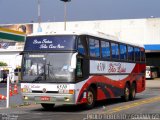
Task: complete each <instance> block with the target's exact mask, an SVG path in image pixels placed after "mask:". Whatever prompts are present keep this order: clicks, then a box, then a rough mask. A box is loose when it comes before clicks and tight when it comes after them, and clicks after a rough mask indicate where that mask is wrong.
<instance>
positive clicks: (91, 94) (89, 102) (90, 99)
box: [85, 88, 96, 109]
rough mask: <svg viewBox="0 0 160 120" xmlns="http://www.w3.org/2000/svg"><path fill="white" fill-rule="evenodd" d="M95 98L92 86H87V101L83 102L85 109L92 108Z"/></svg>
mask: <svg viewBox="0 0 160 120" xmlns="http://www.w3.org/2000/svg"><path fill="white" fill-rule="evenodd" d="M95 99H96V97H95V91H94V90H93V88H89V90H88V91H87V103H86V104H85V107H86V108H87V109H91V108H93V107H94V105H95Z"/></svg>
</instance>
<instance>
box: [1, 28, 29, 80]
mask: <svg viewBox="0 0 160 120" xmlns="http://www.w3.org/2000/svg"><path fill="white" fill-rule="evenodd" d="M25 37H26V34H25V33H23V32H19V31H14V30H9V29H6V28H0V62H1V63H4V66H3V64H2V65H1V66H0V81H5V80H6V74H7V73H9V72H13V71H14V70H16V69H19V70H20V68H21V55H19V54H20V52H22V51H23V47H24V40H25ZM18 75H19V73H18Z"/></svg>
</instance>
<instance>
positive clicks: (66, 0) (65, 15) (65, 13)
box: [61, 0, 71, 31]
mask: <svg viewBox="0 0 160 120" xmlns="http://www.w3.org/2000/svg"><path fill="white" fill-rule="evenodd" d="M61 1H63V2H64V30H65V31H66V22H67V2H70V1H71V0H61Z"/></svg>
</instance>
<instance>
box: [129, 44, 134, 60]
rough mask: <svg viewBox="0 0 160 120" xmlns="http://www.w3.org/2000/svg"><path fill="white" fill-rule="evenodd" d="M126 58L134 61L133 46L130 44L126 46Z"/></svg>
mask: <svg viewBox="0 0 160 120" xmlns="http://www.w3.org/2000/svg"><path fill="white" fill-rule="evenodd" d="M128 60H129V61H134V48H133V47H132V46H128Z"/></svg>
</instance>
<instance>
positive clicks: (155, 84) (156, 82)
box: [146, 78, 160, 88]
mask: <svg viewBox="0 0 160 120" xmlns="http://www.w3.org/2000/svg"><path fill="white" fill-rule="evenodd" d="M146 87H147V88H160V78H155V79H147V80H146Z"/></svg>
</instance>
